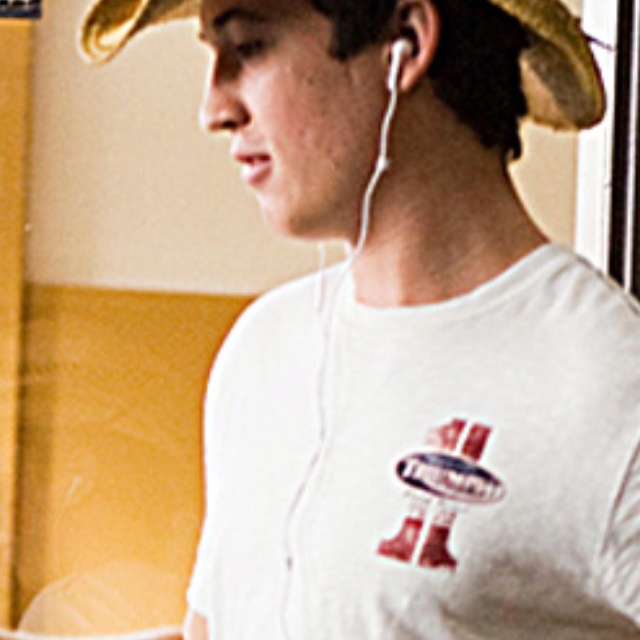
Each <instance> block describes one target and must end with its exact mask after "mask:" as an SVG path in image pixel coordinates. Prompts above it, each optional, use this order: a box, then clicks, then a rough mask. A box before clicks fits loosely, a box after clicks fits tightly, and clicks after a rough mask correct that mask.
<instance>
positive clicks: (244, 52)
mask: <svg viewBox="0 0 640 640" xmlns="http://www.w3.org/2000/svg"><path fill="white" fill-rule="evenodd" d="M264 49H265V45H264V41H263V40H258V39H256V40H246V41H245V42H240V43H238V44H236V45H235V46H234V51H235V53H236V55H237V56H238V57H239V58H242V59H245V60H246V59H248V58H253V57H255V56H257V55H258V54H260V53H262V52H263V51H264Z"/></svg>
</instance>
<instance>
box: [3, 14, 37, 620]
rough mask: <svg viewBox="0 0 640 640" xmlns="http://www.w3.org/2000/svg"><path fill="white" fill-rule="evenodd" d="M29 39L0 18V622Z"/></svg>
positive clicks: (9, 494)
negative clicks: (1, 21)
mask: <svg viewBox="0 0 640 640" xmlns="http://www.w3.org/2000/svg"><path fill="white" fill-rule="evenodd" d="M29 43H30V29H29V27H28V25H25V24H23V23H19V22H16V21H8V20H5V21H4V22H3V23H0V61H1V63H0V141H1V142H0V229H1V233H0V283H1V284H0V625H3V624H4V625H7V624H8V623H9V621H10V618H11V609H12V585H11V580H12V565H13V552H14V549H13V547H14V530H13V525H14V509H15V471H16V443H17V434H18V423H17V414H18V377H17V372H18V366H19V349H20V300H21V285H22V226H23V220H24V204H25V193H26V186H25V185H26V175H25V163H26V149H27V138H28V133H29V93H28V86H29V77H28V70H29V60H30V50H29Z"/></svg>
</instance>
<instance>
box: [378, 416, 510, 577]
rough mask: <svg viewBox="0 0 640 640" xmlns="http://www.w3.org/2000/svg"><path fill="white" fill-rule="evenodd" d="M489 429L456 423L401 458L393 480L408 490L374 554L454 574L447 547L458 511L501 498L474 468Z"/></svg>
mask: <svg viewBox="0 0 640 640" xmlns="http://www.w3.org/2000/svg"><path fill="white" fill-rule="evenodd" d="M491 432H492V428H491V427H488V426H485V425H482V424H478V423H474V422H472V421H468V420H461V419H456V420H452V421H451V422H450V423H448V424H446V425H443V426H441V427H436V428H433V429H430V430H429V431H428V432H427V436H426V440H425V443H424V447H423V448H422V449H421V450H419V451H416V452H415V453H411V454H409V455H407V456H405V457H403V458H401V459H400V460H399V461H398V462H397V464H396V469H395V471H396V474H397V476H398V478H399V479H400V480H401V481H402V483H403V484H404V485H405V486H406V487H407V488H408V491H407V503H408V504H407V510H406V513H405V515H404V518H403V520H402V523H401V525H400V530H399V531H398V533H397V534H396V535H395V536H393V537H392V538H390V539H387V540H383V541H382V542H381V543H380V545H379V546H378V554H379V555H381V556H385V557H388V558H393V559H395V560H399V561H401V562H407V563H411V564H414V565H417V566H421V567H424V568H437V567H443V568H448V569H451V570H454V569H455V568H456V565H457V560H456V558H454V556H453V555H452V554H451V552H450V550H449V547H448V542H449V536H450V534H451V530H452V527H453V526H454V524H455V522H456V518H457V517H458V515H459V512H460V509H461V507H462V506H463V505H465V504H467V505H469V504H477V505H480V504H491V503H494V502H498V501H499V500H501V499H502V498H503V497H504V495H505V489H504V485H503V483H502V482H501V480H500V479H499V478H498V477H496V476H495V475H493V474H492V473H490V472H489V471H487V470H486V469H485V468H484V467H482V466H481V465H480V464H479V461H480V459H481V458H482V455H483V452H484V450H485V447H486V445H487V441H488V439H489V437H490V435H491Z"/></svg>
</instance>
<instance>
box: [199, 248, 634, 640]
mask: <svg viewBox="0 0 640 640" xmlns="http://www.w3.org/2000/svg"><path fill="white" fill-rule="evenodd" d="M328 289H329V297H328V299H329V302H328V304H327V305H325V315H324V317H319V316H318V314H317V313H316V312H315V311H314V294H315V282H314V280H313V279H312V278H307V279H303V280H301V281H298V282H295V283H292V284H289V285H286V286H284V287H282V288H280V289H278V290H277V291H275V292H273V293H271V294H268V295H267V296H265V297H263V298H262V299H261V300H260V301H258V302H257V303H256V304H255V305H254V306H253V307H252V308H251V309H250V310H249V311H248V312H246V313H245V314H244V315H243V317H242V318H241V319H240V320H239V322H238V323H237V325H236V327H235V328H234V330H233V332H232V334H231V335H230V337H229V338H228V340H227V343H226V344H225V346H224V347H223V349H222V351H221V353H220V355H219V357H218V361H217V363H216V366H215V367H214V371H213V374H212V378H211V383H210V388H209V393H208V397H207V403H206V423H205V429H206V433H205V441H206V473H207V517H206V522H205V525H204V528H203V532H202V539H201V545H200V549H199V552H198V559H197V563H196V568H195V571H194V575H193V578H192V583H191V586H190V590H189V602H190V605H191V606H192V607H193V608H194V609H195V610H197V611H198V612H200V613H201V614H203V615H205V616H206V617H207V618H208V619H209V624H210V628H211V634H212V637H213V638H215V639H216V640H250V639H251V640H257V639H260V640H272V639H273V640H275V639H279V638H285V637H290V638H291V639H293V640H298V639H300V640H325V639H326V640H329V639H331V640H335V639H336V638H341V639H343V638H349V639H350V640H356V639H357V640H374V639H375V640H386V639H393V640H427V639H428V640H454V639H455V640H478V639H485V638H486V639H487V640H489V639H491V640H501V639H505V640H507V639H508V640H513V638H518V640H529V639H531V640H533V639H535V640H539V638H541V637H546V638H547V639H549V640H591V639H594V640H595V639H596V638H597V639H598V640H604V639H612V640H613V639H614V638H615V640H623V639H625V638H638V637H640V630H639V628H638V627H637V626H636V624H635V623H634V622H633V619H634V618H635V620H636V621H638V622H639V623H640V602H639V601H638V591H639V588H640V575H639V574H640V571H638V570H637V569H636V567H637V566H638V560H639V559H640V533H639V531H640V526H639V525H640V517H639V516H637V515H635V513H637V510H636V508H635V507H636V506H638V505H640V497H638V493H639V492H638V491H637V488H638V485H639V484H640V480H638V478H639V477H640V474H639V473H635V474H633V475H632V474H630V469H631V468H632V467H633V465H634V464H635V465H636V466H637V462H634V460H635V455H636V448H637V446H638V442H639V441H640V314H639V312H638V309H637V308H636V307H635V305H634V304H633V303H631V302H630V301H629V300H628V299H627V298H625V297H624V296H623V295H622V294H621V293H620V292H619V291H618V290H617V289H616V288H615V287H614V286H613V285H611V284H610V283H609V282H608V281H606V280H605V279H604V278H603V277H602V276H600V275H599V274H597V273H596V272H595V271H593V269H591V268H590V267H589V266H587V265H586V264H585V263H583V262H582V261H581V260H580V259H578V258H576V257H575V256H573V254H571V253H570V252H569V251H567V250H565V249H563V248H561V247H559V246H556V245H547V246H545V247H542V248H541V249H538V250H537V251H535V252H533V253H532V254H530V255H529V256H527V257H526V258H525V259H523V260H522V261H520V262H519V263H518V264H516V265H514V266H513V267H511V268H510V269H509V270H508V271H506V272H505V273H503V274H501V275H500V276H499V277H498V278H496V279H494V280H492V281H491V282H489V283H487V284H485V285H483V286H481V287H479V288H478V289H476V290H475V291H473V292H471V293H470V294H467V295H464V296H461V297H459V298H456V299H453V300H450V301H447V302H444V303H441V304H435V305H425V306H419V307H404V308H391V309H389V308H385V309H376V308H371V307H366V306H364V305H361V304H358V303H357V302H355V300H354V295H353V287H352V282H351V280H350V276H349V275H348V274H347V275H341V272H340V270H339V269H338V270H336V271H333V272H332V273H331V274H330V275H329V276H328ZM323 335H324V336H325V338H324V339H323ZM625 487H626V488H625ZM623 489H624V491H623ZM283 630H285V631H286V633H285V631H283Z"/></svg>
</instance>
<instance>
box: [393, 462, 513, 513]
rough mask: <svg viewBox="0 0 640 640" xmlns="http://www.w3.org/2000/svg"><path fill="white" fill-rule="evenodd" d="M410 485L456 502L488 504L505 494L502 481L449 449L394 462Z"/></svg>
mask: <svg viewBox="0 0 640 640" xmlns="http://www.w3.org/2000/svg"><path fill="white" fill-rule="evenodd" d="M396 473H397V474H398V477H399V478H400V480H402V482H404V483H405V484H407V485H409V486H410V487H411V488H412V489H417V490H418V491H422V492H426V493H428V494H430V495H432V496H435V497H437V498H442V499H444V500H451V501H455V502H467V503H473V504H490V503H493V502H498V501H499V500H502V498H504V496H505V493H506V491H505V488H504V485H503V483H502V482H501V481H500V479H499V478H497V477H496V476H495V475H493V474H492V473H491V472H489V471H487V470H486V469H484V468H483V467H481V466H480V465H478V464H476V463H475V462H472V461H471V460H468V459H465V458H462V457H460V456H455V455H452V454H448V453H427V452H425V453H413V454H410V455H408V456H406V457H404V458H402V459H401V460H400V461H399V462H398V464H397V465H396Z"/></svg>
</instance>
